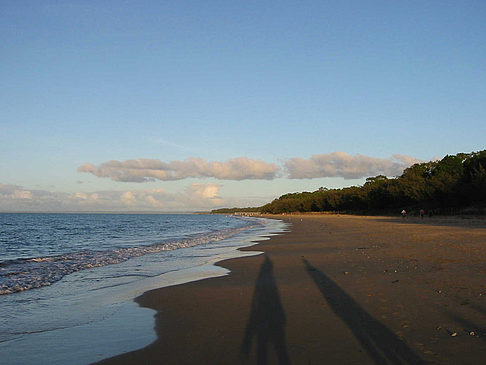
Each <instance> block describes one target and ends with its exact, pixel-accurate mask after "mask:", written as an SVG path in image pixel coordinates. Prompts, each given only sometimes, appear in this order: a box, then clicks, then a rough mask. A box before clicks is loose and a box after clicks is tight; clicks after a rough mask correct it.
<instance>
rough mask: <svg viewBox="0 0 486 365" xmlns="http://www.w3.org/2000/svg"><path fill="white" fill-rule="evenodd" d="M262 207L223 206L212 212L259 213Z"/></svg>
mask: <svg viewBox="0 0 486 365" xmlns="http://www.w3.org/2000/svg"><path fill="white" fill-rule="evenodd" d="M261 209H262V207H251V208H221V209H213V210H212V211H211V213H215V214H233V213H259V212H261Z"/></svg>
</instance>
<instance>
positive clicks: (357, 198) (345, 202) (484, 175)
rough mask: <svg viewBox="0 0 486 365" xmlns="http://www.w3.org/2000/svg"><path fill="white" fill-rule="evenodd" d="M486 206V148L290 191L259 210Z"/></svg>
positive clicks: (381, 209)
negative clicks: (336, 185)
mask: <svg viewBox="0 0 486 365" xmlns="http://www.w3.org/2000/svg"><path fill="white" fill-rule="evenodd" d="M471 205H481V206H484V205H486V150H484V151H480V152H473V153H469V154H465V153H459V154H457V155H455V156H446V157H444V158H443V159H442V160H440V161H431V162H425V163H419V164H415V165H413V166H410V167H409V168H407V169H405V170H404V172H403V174H402V175H401V176H399V177H397V178H391V179H389V178H387V177H386V176H383V175H379V176H375V177H369V178H367V179H366V182H365V184H364V185H363V186H353V187H348V188H343V189H326V188H320V189H319V190H317V191H314V192H303V193H290V194H285V195H282V196H281V197H280V198H278V199H275V200H274V201H273V202H271V203H269V204H266V205H264V206H263V207H260V208H258V209H259V210H260V211H261V212H263V213H291V212H320V211H349V212H365V211H366V212H370V211H383V210H391V209H398V208H402V207H409V208H417V209H420V208H426V209H446V208H447V209H450V208H454V209H455V208H465V207H468V206H471Z"/></svg>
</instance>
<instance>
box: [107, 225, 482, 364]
mask: <svg viewBox="0 0 486 365" xmlns="http://www.w3.org/2000/svg"><path fill="white" fill-rule="evenodd" d="M277 218H279V219H283V220H284V221H285V222H288V223H289V224H290V231H289V232H287V233H285V234H282V235H278V236H273V237H272V238H271V239H270V240H268V241H264V242H263V243H261V244H259V245H257V246H253V247H251V248H250V250H259V251H263V252H264V254H262V255H259V256H253V257H246V258H239V259H234V260H228V261H223V262H220V263H219V265H221V266H223V267H226V268H228V269H230V270H231V273H230V274H229V275H228V276H224V277H219V278H213V279H206V280H201V281H198V282H193V283H188V284H184V285H179V286H174V287H168V288H162V289H156V290H152V291H149V292H147V293H145V294H143V295H142V296H141V297H139V298H137V301H138V303H139V304H140V305H141V306H144V307H149V308H153V309H155V310H156V311H157V314H156V317H155V322H156V325H155V326H156V331H157V335H158V340H157V341H156V342H154V343H153V344H151V345H149V346H147V347H146V348H144V349H141V350H138V351H134V352H131V353H127V354H123V355H120V356H117V357H114V358H111V359H107V360H104V361H103V362H102V363H103V364H305V365H309V364H425V363H431V364H480V363H484V362H485V361H486V360H485V359H486V280H485V279H486V275H485V273H486V220H485V219H484V218H483V219H481V218H477V219H464V218H438V217H432V218H429V217H425V218H424V219H423V220H421V219H420V218H415V217H408V218H406V219H402V218H386V217H356V216H343V215H341V216H338V215H302V216H299V215H292V216H279V217H277Z"/></svg>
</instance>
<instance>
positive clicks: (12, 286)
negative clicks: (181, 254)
mask: <svg viewBox="0 0 486 365" xmlns="http://www.w3.org/2000/svg"><path fill="white" fill-rule="evenodd" d="M255 226H256V225H255V224H251V225H247V226H244V227H239V228H231V229H225V230H221V231H216V232H211V233H205V234H197V235H192V236H189V237H187V238H184V239H179V240H177V239H176V240H170V241H164V242H161V243H156V244H153V245H148V246H137V247H123V248H117V249H113V250H105V251H91V250H83V251H78V252H73V253H68V254H62V255H56V256H47V257H32V258H22V259H14V260H7V261H3V262H1V263H0V295H6V294H12V293H16V292H21V291H24V290H29V289H35V288H40V287H43V286H49V285H51V284H53V283H55V282H57V281H59V280H61V279H62V278H63V277H64V276H66V275H69V274H72V273H74V272H77V271H81V270H86V269H91V268H95V267H100V266H106V265H113V264H118V263H121V262H124V261H127V260H129V259H131V258H134V257H139V256H143V255H148V254H154V253H159V252H162V251H172V250H177V249H180V248H186V247H193V246H197V245H204V244H207V243H210V242H215V241H220V240H223V239H226V238H229V237H232V236H234V235H236V234H237V233H239V232H241V231H243V230H246V229H250V228H253V227H255Z"/></svg>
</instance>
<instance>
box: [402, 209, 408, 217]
mask: <svg viewBox="0 0 486 365" xmlns="http://www.w3.org/2000/svg"><path fill="white" fill-rule="evenodd" d="M400 214H401V215H402V218H405V217H406V216H407V211H406V210H405V209H404V210H402V212H401V213H400Z"/></svg>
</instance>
